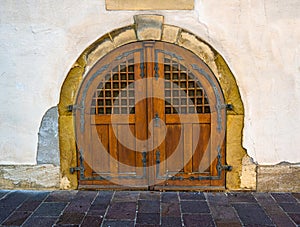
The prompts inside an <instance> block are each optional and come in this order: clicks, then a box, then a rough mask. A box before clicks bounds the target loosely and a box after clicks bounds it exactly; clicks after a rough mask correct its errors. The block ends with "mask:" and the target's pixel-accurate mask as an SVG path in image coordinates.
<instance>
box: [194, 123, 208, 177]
mask: <svg viewBox="0 0 300 227" xmlns="http://www.w3.org/2000/svg"><path fill="white" fill-rule="evenodd" d="M199 130H200V132H199ZM197 135H199V137H198V138H197ZM209 141H210V124H200V127H199V126H196V125H194V126H193V150H194V151H195V152H194V155H193V172H199V170H202V171H201V172H203V171H206V170H207V169H209V167H208V168H206V169H205V170H203V169H202V167H201V166H200V163H201V162H202V161H203V162H204V163H209V162H210V144H209ZM205 152H206V155H204V153H205ZM202 159H203V160H202Z"/></svg>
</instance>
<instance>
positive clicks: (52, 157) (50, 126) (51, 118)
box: [37, 106, 60, 166]
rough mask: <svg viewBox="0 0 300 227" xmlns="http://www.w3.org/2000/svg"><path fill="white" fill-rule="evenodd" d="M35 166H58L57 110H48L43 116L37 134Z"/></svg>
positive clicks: (55, 108)
mask: <svg viewBox="0 0 300 227" xmlns="http://www.w3.org/2000/svg"><path fill="white" fill-rule="evenodd" d="M38 137H39V139H38V149H37V164H38V165H39V164H53V165H55V166H58V165H59V163H60V161H59V145H58V110H57V107H56V106H55V107H52V108H50V109H49V110H48V111H47V112H46V114H45V115H44V117H43V119H42V122H41V126H40V130H39V133H38Z"/></svg>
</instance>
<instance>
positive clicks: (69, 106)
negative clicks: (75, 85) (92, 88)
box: [67, 105, 83, 113]
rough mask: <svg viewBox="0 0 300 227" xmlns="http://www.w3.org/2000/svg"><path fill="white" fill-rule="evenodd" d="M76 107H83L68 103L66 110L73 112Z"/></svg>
mask: <svg viewBox="0 0 300 227" xmlns="http://www.w3.org/2000/svg"><path fill="white" fill-rule="evenodd" d="M76 109H83V108H82V107H81V106H79V105H68V106H67V111H68V112H70V113H71V112H73V111H74V110H76Z"/></svg>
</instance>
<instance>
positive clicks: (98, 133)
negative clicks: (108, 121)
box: [91, 125, 110, 174]
mask: <svg viewBox="0 0 300 227" xmlns="http://www.w3.org/2000/svg"><path fill="white" fill-rule="evenodd" d="M95 127H96V130H93V134H92V135H93V136H92V140H91V144H92V146H93V170H94V171H95V172H96V173H100V174H101V173H109V169H110V168H109V163H110V160H109V159H110V158H109V151H108V148H109V146H108V142H109V138H108V137H109V134H108V125H97V126H95Z"/></svg>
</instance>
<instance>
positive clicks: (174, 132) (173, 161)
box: [165, 124, 183, 173]
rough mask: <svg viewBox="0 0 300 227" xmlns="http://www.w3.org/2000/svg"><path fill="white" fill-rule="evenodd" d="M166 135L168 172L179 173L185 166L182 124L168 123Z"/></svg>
mask: <svg viewBox="0 0 300 227" xmlns="http://www.w3.org/2000/svg"><path fill="white" fill-rule="evenodd" d="M167 128H168V132H167V136H166V139H165V141H166V152H165V154H166V156H165V159H166V160H167V161H166V163H167V166H166V169H167V171H168V172H172V173H177V172H178V171H180V170H181V169H182V168H183V139H180V137H181V125H180V124H178V125H168V126H167Z"/></svg>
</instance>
